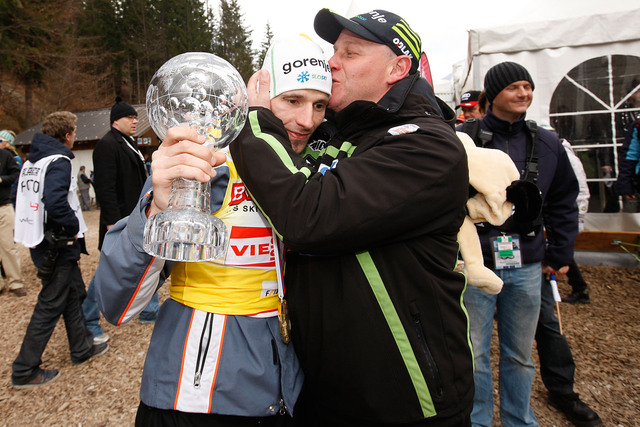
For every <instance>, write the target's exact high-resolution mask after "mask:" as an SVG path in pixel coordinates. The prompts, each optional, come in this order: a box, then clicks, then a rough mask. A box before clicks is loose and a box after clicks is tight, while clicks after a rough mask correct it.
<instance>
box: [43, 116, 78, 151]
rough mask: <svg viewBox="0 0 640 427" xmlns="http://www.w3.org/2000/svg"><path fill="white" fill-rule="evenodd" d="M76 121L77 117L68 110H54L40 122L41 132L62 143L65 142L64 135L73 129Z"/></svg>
mask: <svg viewBox="0 0 640 427" xmlns="http://www.w3.org/2000/svg"><path fill="white" fill-rule="evenodd" d="M77 121H78V117H77V116H76V115H75V114H73V113H71V112H69V111H56V112H55V113H51V114H49V115H48V116H47V117H46V118H45V119H44V122H43V123H42V133H44V134H45V135H49V136H51V137H53V138H55V139H57V140H58V141H60V142H62V143H63V144H64V143H65V142H66V135H67V134H68V133H72V132H73V131H74V130H75V128H76V122H77Z"/></svg>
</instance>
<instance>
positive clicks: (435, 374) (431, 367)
mask: <svg viewBox="0 0 640 427" xmlns="http://www.w3.org/2000/svg"><path fill="white" fill-rule="evenodd" d="M411 317H412V319H413V325H414V327H415V330H416V334H417V335H418V339H419V340H420V343H421V344H422V350H423V352H424V357H425V360H426V362H427V368H428V371H429V373H430V374H431V380H432V382H433V384H434V385H435V387H436V389H435V390H434V391H435V393H434V397H435V398H438V399H439V398H441V397H442V392H443V390H442V380H441V379H440V372H439V370H438V366H437V365H436V362H435V360H434V359H433V355H432V354H431V350H429V345H428V344H427V340H426V338H425V337H424V333H423V329H422V321H421V320H420V314H419V312H418V311H417V309H416V308H415V307H412V310H411Z"/></svg>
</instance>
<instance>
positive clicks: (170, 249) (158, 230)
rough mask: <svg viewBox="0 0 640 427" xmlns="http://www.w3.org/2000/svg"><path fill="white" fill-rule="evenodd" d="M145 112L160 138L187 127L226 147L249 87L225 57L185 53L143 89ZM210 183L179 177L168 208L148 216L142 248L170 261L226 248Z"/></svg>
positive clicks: (241, 117)
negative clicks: (215, 212)
mask: <svg viewBox="0 0 640 427" xmlns="http://www.w3.org/2000/svg"><path fill="white" fill-rule="evenodd" d="M146 106H147V115H148V117H149V123H150V124H151V127H152V128H153V130H154V132H155V133H156V134H157V135H158V136H159V137H160V138H161V139H164V138H165V137H166V135H167V131H168V130H169V129H170V128H172V127H174V126H188V127H190V128H192V129H195V130H196V131H197V132H198V133H199V134H201V135H203V136H205V137H206V141H205V143H204V145H208V146H213V147H214V148H215V149H216V150H220V149H223V148H225V147H226V146H228V145H229V143H231V141H233V140H234V139H235V138H236V136H238V134H239V133H240V131H241V130H242V127H243V126H244V122H245V120H246V118H247V110H248V100H247V88H246V86H245V84H244V82H243V80H242V77H241V76H240V73H238V71H237V70H236V69H235V68H234V67H233V66H232V65H231V64H229V63H228V62H227V61H225V60H224V59H222V58H220V57H218V56H216V55H214V54H211V53H204V52H187V53H183V54H181V55H178V56H175V57H173V58H171V59H170V60H168V61H167V62H166V63H165V64H164V65H162V67H160V68H159V69H158V71H156V73H155V74H154V76H153V78H152V79H151V83H150V84H149V88H148V89H147V98H146ZM210 197H211V184H210V182H206V183H201V182H199V181H196V180H189V179H184V178H177V179H175V180H174V181H173V182H172V184H171V193H170V195H169V206H168V207H167V209H166V210H164V211H162V212H159V213H157V214H155V215H154V216H152V217H151V218H149V219H148V220H147V222H146V224H145V230H144V250H145V251H146V252H147V253H149V254H151V255H153V256H157V257H159V258H163V259H167V260H171V261H188V262H189V261H209V260H212V259H216V258H219V257H220V256H222V255H223V254H224V252H225V250H226V246H227V241H228V238H227V229H226V226H225V225H224V223H223V222H222V221H221V220H220V219H219V218H217V217H215V216H213V215H211V207H210Z"/></svg>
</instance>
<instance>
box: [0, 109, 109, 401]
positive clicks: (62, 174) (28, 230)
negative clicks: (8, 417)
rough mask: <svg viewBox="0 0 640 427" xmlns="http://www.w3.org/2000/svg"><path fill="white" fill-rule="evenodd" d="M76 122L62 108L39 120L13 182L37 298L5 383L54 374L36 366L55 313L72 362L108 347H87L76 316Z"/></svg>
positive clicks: (80, 246) (41, 380)
mask: <svg viewBox="0 0 640 427" xmlns="http://www.w3.org/2000/svg"><path fill="white" fill-rule="evenodd" d="M76 120H77V118H76V116H75V115H74V114H72V113H70V112H68V111H59V112H55V113H52V114H49V115H48V116H47V117H46V118H45V120H44V122H43V124H42V132H43V133H37V134H36V135H35V136H34V138H33V141H32V143H31V153H30V154H29V157H28V159H27V162H26V163H25V164H24V166H23V168H22V171H21V173H20V179H19V181H18V191H17V197H16V215H15V218H16V220H15V240H16V242H19V243H22V244H23V245H25V246H26V247H28V248H30V252H31V259H32V260H33V263H34V264H35V266H36V267H37V268H38V277H39V278H40V279H42V290H41V291H40V294H38V302H37V303H36V306H35V308H34V310H33V315H32V316H31V321H30V322H29V326H27V332H26V334H25V336H24V340H23V341H22V346H21V348H20V353H19V354H18V357H17V358H16V360H15V361H14V362H13V373H12V375H11V382H12V385H13V387H14V388H18V389H22V388H32V387H36V386H40V385H43V384H46V383H49V382H51V381H53V380H54V379H56V378H57V377H58V376H59V372H58V370H57V369H48V370H43V369H41V368H40V364H41V363H42V360H41V357H42V353H43V352H44V349H45V347H46V345H47V343H48V342H49V339H50V338H51V334H52V333H53V330H54V328H55V326H56V323H58V319H59V318H60V315H62V316H63V318H64V324H65V329H66V331H67V338H68V340H69V350H70V351H71V362H72V363H74V364H79V363H83V362H85V361H87V360H88V359H89V358H91V357H93V356H97V355H100V354H104V353H105V352H106V351H107V350H108V349H109V345H108V344H107V343H102V344H97V345H93V337H92V335H91V333H90V332H89V331H88V330H87V327H86V326H85V322H84V316H83V314H82V301H83V300H84V299H85V297H86V295H87V294H86V291H85V286H84V282H83V280H82V274H81V273H80V267H79V266H78V260H79V259H80V252H83V253H86V249H85V245H84V238H83V233H84V232H85V231H86V230H87V226H86V225H85V223H84V219H83V217H82V212H81V210H80V202H79V201H78V196H77V194H76V191H77V183H76V182H75V179H74V178H73V175H72V168H71V159H72V158H73V157H74V155H73V153H72V152H71V148H72V147H73V142H74V140H75V137H76Z"/></svg>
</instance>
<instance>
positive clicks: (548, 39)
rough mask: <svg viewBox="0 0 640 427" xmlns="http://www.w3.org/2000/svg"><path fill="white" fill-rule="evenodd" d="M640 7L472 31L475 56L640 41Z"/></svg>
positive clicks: (472, 49)
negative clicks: (639, 23) (638, 23)
mask: <svg viewBox="0 0 640 427" xmlns="http://www.w3.org/2000/svg"><path fill="white" fill-rule="evenodd" d="M637 22H640V8H636V9H633V10H626V11H618V12H614V13H602V14H593V15H589V16H574V17H570V18H566V19H558V20H551V21H549V20H541V21H537V22H526V23H519V24H514V25H508V26H501V27H491V28H478V29H473V30H469V53H470V54H471V55H472V56H477V55H483V54H492V53H509V52H521V51H532V50H539V49H553V48H560V47H566V46H587V45H596V44H605V43H611V42H621V41H630V40H640V26H639V25H636V23H637Z"/></svg>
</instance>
